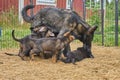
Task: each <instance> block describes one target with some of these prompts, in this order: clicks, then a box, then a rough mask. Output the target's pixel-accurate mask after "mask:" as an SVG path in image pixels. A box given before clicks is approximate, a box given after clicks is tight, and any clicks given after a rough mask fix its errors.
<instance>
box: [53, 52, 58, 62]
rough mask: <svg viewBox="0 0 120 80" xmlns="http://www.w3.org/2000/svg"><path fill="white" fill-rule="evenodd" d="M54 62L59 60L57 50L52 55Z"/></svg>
mask: <svg viewBox="0 0 120 80" xmlns="http://www.w3.org/2000/svg"><path fill="white" fill-rule="evenodd" d="M52 62H53V63H56V62H57V52H55V53H54V55H53V56H52Z"/></svg>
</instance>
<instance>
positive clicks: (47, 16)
mask: <svg viewBox="0 0 120 80" xmlns="http://www.w3.org/2000/svg"><path fill="white" fill-rule="evenodd" d="M31 8H34V6H33V5H27V6H26V7H24V8H23V10H22V16H23V19H24V20H25V21H26V22H29V23H31V28H30V29H31V31H33V32H34V29H35V28H36V27H40V25H41V24H45V25H48V26H49V28H50V29H51V30H52V31H53V33H54V34H58V36H59V37H61V36H63V34H64V32H65V31H70V30H71V29H72V28H75V29H74V31H73V32H72V34H73V35H74V36H76V39H79V40H80V41H81V42H83V47H84V48H85V49H86V51H88V54H89V55H90V57H93V55H92V53H91V42H92V40H93V36H94V31H95V30H96V29H97V26H94V27H91V26H90V25H89V24H88V23H87V22H85V21H84V20H83V19H82V18H81V17H80V16H79V15H78V14H77V13H76V12H75V11H72V10H66V9H59V8H43V9H41V10H40V11H39V12H38V13H37V14H36V15H34V16H33V17H30V16H28V15H27V11H28V10H29V9H31ZM48 26H46V27H48ZM79 36H80V37H79ZM69 50H70V48H69V45H68V46H66V48H65V51H64V53H67V52H68V51H69Z"/></svg>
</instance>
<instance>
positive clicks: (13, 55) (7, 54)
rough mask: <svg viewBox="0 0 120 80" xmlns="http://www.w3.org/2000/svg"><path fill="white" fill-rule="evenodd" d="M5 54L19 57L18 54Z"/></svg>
mask: <svg viewBox="0 0 120 80" xmlns="http://www.w3.org/2000/svg"><path fill="white" fill-rule="evenodd" d="M5 54H6V55H9V56H18V54H12V53H7V52H5Z"/></svg>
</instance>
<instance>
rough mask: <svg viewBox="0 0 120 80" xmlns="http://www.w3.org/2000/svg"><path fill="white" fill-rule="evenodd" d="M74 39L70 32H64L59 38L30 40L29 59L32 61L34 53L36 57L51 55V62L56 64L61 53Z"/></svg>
mask: <svg viewBox="0 0 120 80" xmlns="http://www.w3.org/2000/svg"><path fill="white" fill-rule="evenodd" d="M74 39H75V37H74V36H72V35H71V34H70V31H68V32H65V33H64V35H63V37H60V38H55V37H54V38H41V39H33V38H31V40H32V41H33V42H31V45H32V49H31V51H30V58H31V60H34V55H35V53H36V54H38V55H39V53H40V54H43V55H44V54H45V53H52V61H53V63H56V62H57V59H58V58H59V55H60V53H61V51H62V50H64V48H65V46H66V45H67V44H69V43H70V42H72V41H73V40H74Z"/></svg>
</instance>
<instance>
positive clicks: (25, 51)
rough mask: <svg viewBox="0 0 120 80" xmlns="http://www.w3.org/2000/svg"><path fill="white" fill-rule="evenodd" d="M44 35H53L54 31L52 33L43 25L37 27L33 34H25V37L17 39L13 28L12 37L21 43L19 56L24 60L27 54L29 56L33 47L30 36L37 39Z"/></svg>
mask: <svg viewBox="0 0 120 80" xmlns="http://www.w3.org/2000/svg"><path fill="white" fill-rule="evenodd" d="M41 29H42V30H41ZM42 36H44V37H53V36H54V33H52V32H51V31H50V30H48V29H47V28H46V27H42V26H41V28H39V29H36V33H32V34H29V35H27V36H25V37H24V38H21V39H17V38H16V37H15V35H14V30H12V38H13V39H14V40H15V41H17V42H19V43H20V49H19V53H18V56H20V57H21V59H22V60H25V58H26V57H27V56H29V52H30V50H31V49H32V47H31V40H30V37H32V38H35V39H39V38H42ZM7 55H10V54H7Z"/></svg>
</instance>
